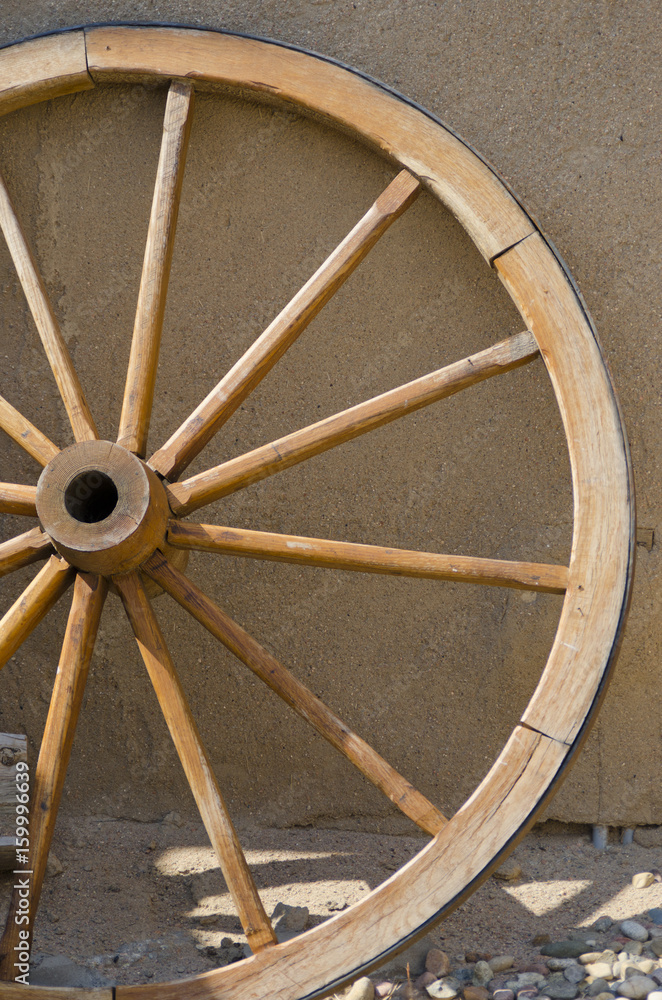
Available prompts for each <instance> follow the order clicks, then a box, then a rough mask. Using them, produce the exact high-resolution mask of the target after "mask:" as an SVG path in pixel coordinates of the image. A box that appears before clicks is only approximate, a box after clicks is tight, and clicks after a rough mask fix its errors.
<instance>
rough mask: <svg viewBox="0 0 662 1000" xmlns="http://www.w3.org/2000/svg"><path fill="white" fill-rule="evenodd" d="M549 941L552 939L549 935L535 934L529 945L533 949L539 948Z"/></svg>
mask: <svg viewBox="0 0 662 1000" xmlns="http://www.w3.org/2000/svg"><path fill="white" fill-rule="evenodd" d="M551 940H552V939H551V937H550V936H549V934H536V936H535V937H534V938H532V939H531V944H532V945H533V946H534V947H536V948H539V947H540V945H541V944H549V942H550V941H551Z"/></svg>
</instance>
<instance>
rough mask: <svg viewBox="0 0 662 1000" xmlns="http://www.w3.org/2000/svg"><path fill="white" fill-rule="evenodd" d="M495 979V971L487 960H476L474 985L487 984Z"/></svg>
mask: <svg viewBox="0 0 662 1000" xmlns="http://www.w3.org/2000/svg"><path fill="white" fill-rule="evenodd" d="M493 979H494V973H493V972H492V969H491V968H490V967H489V965H488V964H487V962H476V965H475V966H474V973H473V981H474V986H487V984H488V983H491V982H492V980H493Z"/></svg>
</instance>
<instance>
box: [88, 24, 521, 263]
mask: <svg viewBox="0 0 662 1000" xmlns="http://www.w3.org/2000/svg"><path fill="white" fill-rule="evenodd" d="M86 38H87V54H88V62H89V68H90V73H91V75H92V77H93V79H94V80H96V81H99V82H102V81H104V80H126V79H134V80H140V79H144V77H145V76H147V77H153V76H164V77H190V78H191V79H194V80H195V81H196V87H200V88H201V87H203V86H204V84H205V82H206V83H207V84H208V85H209V86H210V87H212V88H213V87H215V86H216V87H217V86H221V87H224V88H225V87H228V86H229V87H236V88H238V89H239V90H240V92H241V91H243V92H244V93H246V92H248V94H249V95H250V96H251V97H254V98H259V97H260V96H264V97H265V98H266V99H268V100H269V101H270V102H272V103H277V104H278V103H280V104H281V105H284V106H286V107H289V108H291V106H292V104H295V105H297V110H298V111H300V112H302V113H304V114H305V113H306V112H309V113H312V114H314V115H315V116H321V117H323V118H324V119H325V120H326V121H328V122H330V123H331V124H335V125H337V126H340V127H341V128H343V129H349V130H350V131H351V132H352V133H354V134H357V133H358V138H360V139H361V140H362V141H364V142H366V143H367V144H368V145H369V146H371V147H372V148H374V149H376V150H378V151H379V152H381V153H382V154H384V155H386V156H387V157H388V158H389V159H391V160H394V161H395V162H396V163H399V164H400V166H402V167H405V168H406V169H407V170H409V171H410V172H411V173H412V174H414V175H415V176H416V177H420V178H421V180H422V181H423V183H424V185H425V186H426V187H428V188H429V189H430V190H431V191H432V192H433V194H435V195H436V197H438V198H439V200H440V201H441V202H442V203H443V204H444V205H446V206H447V208H449V209H450V211H451V212H452V213H453V215H455V216H456V217H457V218H458V219H459V221H460V223H461V224H462V225H463V226H464V228H465V229H466V230H467V232H468V233H469V235H470V236H471V238H472V239H473V241H474V243H475V244H476V246H477V247H478V249H479V250H480V252H481V253H482V254H483V255H484V257H485V258H486V259H487V260H492V258H493V257H495V256H496V254H499V253H501V252H502V251H503V250H505V249H506V248H507V247H510V246H512V245H513V244H514V243H516V242H517V241H518V240H521V239H523V238H524V237H525V236H527V235H528V234H529V233H531V232H533V230H534V226H533V223H532V222H531V220H530V219H529V217H528V216H527V215H526V213H525V212H524V211H523V210H522V209H521V208H520V207H519V205H518V204H517V202H516V201H515V199H514V198H513V197H512V195H511V194H509V193H508V191H507V190H506V189H505V187H504V185H503V184H502V182H501V181H500V180H499V178H498V177H497V176H496V174H495V172H494V171H493V170H492V169H491V168H490V167H489V166H487V164H486V163H484V162H483V161H481V160H480V159H479V157H478V156H476V154H475V153H474V152H473V151H472V150H471V149H469V148H468V147H467V146H466V145H465V144H464V143H463V142H462V141H461V140H460V139H459V138H458V137H457V136H455V135H453V133H452V132H451V131H450V130H449V129H446V128H445V127H444V126H442V125H441V124H440V123H439V122H437V121H433V120H432V119H431V118H430V117H429V116H428V115H426V114H425V113H424V112H422V111H420V110H419V109H418V108H415V107H412V106H411V105H409V104H407V103H406V102H405V101H403V100H401V99H399V98H398V97H396V96H395V95H393V94H390V93H388V92H387V91H386V90H384V89H382V88H381V87H379V86H377V85H376V84H375V83H373V82H371V81H369V80H366V79H364V78H362V77H360V76H359V75H358V74H356V73H351V72H348V71H347V70H346V69H344V68H343V67H341V66H336V65H334V64H333V63H331V62H327V61H325V60H323V59H318V58H315V57H314V56H311V55H309V54H307V53H304V52H295V51H293V50H292V49H287V48H285V47H283V46H280V45H273V44H270V43H268V42H262V41H258V40H257V39H252V38H237V37H233V36H231V35H223V34H220V33H215V32H205V31H193V30H183V29H176V28H150V29H135V28H125V27H114V28H113V27H110V28H90V29H88V30H87V32H86Z"/></svg>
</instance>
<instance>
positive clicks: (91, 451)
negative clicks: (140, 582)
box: [37, 441, 170, 576]
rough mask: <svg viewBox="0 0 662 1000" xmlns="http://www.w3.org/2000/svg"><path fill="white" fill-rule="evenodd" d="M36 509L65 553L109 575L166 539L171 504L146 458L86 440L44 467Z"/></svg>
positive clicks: (85, 567) (131, 566)
mask: <svg viewBox="0 0 662 1000" xmlns="http://www.w3.org/2000/svg"><path fill="white" fill-rule="evenodd" d="M37 513H38V514H39V518H40V520H41V523H42V525H43V527H44V530H45V531H46V532H48V534H49V535H50V536H51V538H52V540H53V544H54V545H55V547H56V549H57V550H58V552H59V553H60V554H61V555H62V556H64V558H65V559H67V560H68V561H69V562H70V563H72V564H73V565H74V566H76V567H78V569H82V570H87V571H89V572H93V573H101V574H102V575H103V576H112V575H115V574H120V573H128V572H130V571H131V570H132V569H135V568H136V567H137V566H139V565H140V563H142V562H144V560H145V559H146V558H147V557H148V556H149V555H151V553H152V552H153V551H154V550H155V549H156V548H157V546H159V545H164V544H165V535H166V525H167V521H168V517H169V515H170V510H169V507H168V501H167V499H166V494H165V490H164V488H163V486H162V484H161V482H160V480H159V478H158V476H156V474H155V473H154V472H153V471H152V470H151V469H150V468H149V467H148V466H147V465H145V463H144V462H142V461H141V460H140V459H139V458H136V456H135V455H133V454H131V452H129V451H126V449H124V448H121V447H120V446H119V445H117V444H112V443H111V442H110V441H84V442H82V443H80V444H74V445H71V447H69V448H65V449H64V451H61V452H60V453H59V454H58V455H56V456H55V458H53V459H52V461H51V462H49V464H48V465H47V466H46V467H45V469H44V471H43V472H42V474H41V477H40V479H39V484H38V486H37Z"/></svg>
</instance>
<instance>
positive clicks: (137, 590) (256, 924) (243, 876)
mask: <svg viewBox="0 0 662 1000" xmlns="http://www.w3.org/2000/svg"><path fill="white" fill-rule="evenodd" d="M114 583H115V586H116V587H117V589H118V591H119V593H120V597H121V598H122V603H123V604H124V607H125V609H126V613H127V616H128V618H129V621H130V622H131V627H132V628H133V631H134V634H135V637H136V641H137V643H138V648H139V649H140V653H141V656H142V658H143V660H144V662H145V666H146V667H147V671H148V673H149V676H150V680H151V681H152V685H153V687H154V691H155V692H156V696H157V698H158V701H159V705H160V706H161V711H162V712H163V717H164V718H165V720H166V723H167V725H168V729H169V730H170V735H171V736H172V740H173V743H174V744H175V747H176V749H177V753H178V754H179V759H180V760H181V762H182V767H183V768H184V772H185V774H186V778H187V781H188V783H189V785H190V788H191V791H192V792H193V796H194V798H195V801H196V803H197V806H198V809H199V810H200V816H201V817H202V821H203V823H204V825H205V829H206V830H207V834H208V836H209V839H210V841H211V843H212V846H213V847H214V850H215V851H216V854H217V856H218V860H219V864H220V866H221V870H222V872H223V875H224V877H225V881H226V883H227V886H228V889H229V890H230V893H231V894H232V898H233V900H234V904H235V906H236V908H237V912H238V915H239V919H240V920H241V924H242V927H243V928H244V933H245V934H246V937H247V939H248V943H249V944H250V946H251V948H252V950H253V951H254V952H257V951H260V950H261V949H263V948H265V947H267V946H269V945H272V944H275V943H276V935H275V932H274V930H273V928H272V926H271V923H270V921H269V918H268V917H267V915H266V913H265V912H264V907H263V906H262V902H261V900H260V897H259V894H258V891H257V889H256V887H255V882H254V881H253V876H252V875H251V873H250V869H249V868H248V865H247V863H246V858H245V857H244V853H243V851H242V849H241V845H240V843H239V839H238V837H237V834H236V831H235V829H234V826H233V824H232V820H231V819H230V814H229V812H228V809H227V806H226V804H225V801H224V799H223V796H222V794H221V790H220V788H219V787H218V783H217V781H216V778H215V777H214V772H213V769H212V766H211V762H210V760H209V757H208V756H207V753H206V751H205V749H204V747H203V745H202V740H201V739H200V734H199V732H198V728H197V726H196V724H195V720H194V719H193V716H192V715H191V710H190V708H189V705H188V702H187V700H186V695H185V694H184V691H183V689H182V686H181V684H180V681H179V677H178V676H177V672H176V670H175V667H174V664H173V662H172V659H171V657H170V654H169V652H168V649H167V647H166V644H165V641H164V639H163V635H162V634H161V630H160V628H159V625H158V622H157V620H156V617H155V615H154V612H153V610H152V607H151V605H150V602H149V600H148V598H147V596H146V594H145V590H144V587H143V585H142V583H141V581H140V577H139V575H138V574H137V573H130V574H127V575H126V576H118V577H115V578H114Z"/></svg>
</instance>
